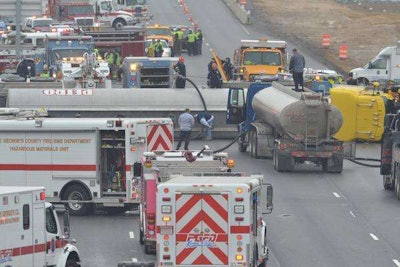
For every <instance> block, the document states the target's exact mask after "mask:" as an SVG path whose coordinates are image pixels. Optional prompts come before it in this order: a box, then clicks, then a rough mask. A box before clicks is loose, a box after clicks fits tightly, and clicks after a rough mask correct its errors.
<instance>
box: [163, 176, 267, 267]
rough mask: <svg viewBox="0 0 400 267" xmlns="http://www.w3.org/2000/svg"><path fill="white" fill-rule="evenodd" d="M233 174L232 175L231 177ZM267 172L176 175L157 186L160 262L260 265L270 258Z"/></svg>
mask: <svg viewBox="0 0 400 267" xmlns="http://www.w3.org/2000/svg"><path fill="white" fill-rule="evenodd" d="M229 175H232V176H231V177H228V176H229ZM265 186H266V188H263V187H264V185H263V176H262V175H251V176H237V175H236V174H235V173H226V174H224V175H219V176H184V175H180V176H173V177H172V178H171V179H170V180H169V181H166V182H164V183H161V184H159V185H158V187H157V192H158V197H157V204H156V211H157V215H156V221H157V226H156V228H157V265H158V266H181V267H187V266H193V265H196V266H258V267H264V266H266V264H267V259H268V247H267V236H266V235H267V229H266V223H265V221H264V220H263V217H262V214H263V213H269V212H271V211H272V185H270V184H266V185H265Z"/></svg>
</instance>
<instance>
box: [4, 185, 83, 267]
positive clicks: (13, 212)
mask: <svg viewBox="0 0 400 267" xmlns="http://www.w3.org/2000/svg"><path fill="white" fill-rule="evenodd" d="M45 195H46V193H45V190H44V187H26V186H0V199H2V202H1V205H0V215H1V220H0V235H1V242H0V265H1V266H5V267H7V266H31V267H43V266H60V267H61V266H62V267H64V266H65V267H77V266H80V261H81V260H80V255H79V251H78V249H77V248H76V246H75V245H74V244H73V243H69V242H68V239H69V235H70V227H69V216H68V213H67V212H64V220H63V221H64V225H61V224H60V222H59V221H58V216H57V214H56V211H55V207H54V206H53V205H51V204H50V203H47V202H45ZM61 229H63V230H61Z"/></svg>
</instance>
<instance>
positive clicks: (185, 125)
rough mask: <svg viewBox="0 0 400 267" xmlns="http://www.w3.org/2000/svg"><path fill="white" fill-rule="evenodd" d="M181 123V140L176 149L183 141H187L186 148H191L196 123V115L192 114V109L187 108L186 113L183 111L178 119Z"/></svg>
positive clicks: (177, 148)
mask: <svg viewBox="0 0 400 267" xmlns="http://www.w3.org/2000/svg"><path fill="white" fill-rule="evenodd" d="M178 124H179V129H180V132H179V141H178V145H177V146H176V150H179V148H180V147H181V143H182V141H185V150H189V142H190V135H191V134H192V128H193V125H194V117H193V116H192V114H190V109H188V108H186V109H185V113H182V114H181V115H180V116H179V119H178Z"/></svg>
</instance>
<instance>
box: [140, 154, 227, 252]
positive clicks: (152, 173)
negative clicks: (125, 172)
mask: <svg viewBox="0 0 400 267" xmlns="http://www.w3.org/2000/svg"><path fill="white" fill-rule="evenodd" d="M234 164H235V163H234V161H233V160H232V159H228V154H227V153H224V152H221V153H213V152H212V151H211V150H210V148H209V147H207V146H205V147H204V149H203V150H201V151H153V152H145V153H144V155H143V159H142V170H143V175H142V177H141V181H140V182H139V184H140V188H141V192H140V195H141V203H140V244H141V245H143V246H144V252H145V253H146V254H150V253H153V252H155V251H156V232H155V230H156V229H155V226H156V224H157V222H156V206H155V204H156V198H157V192H156V191H157V190H156V189H157V184H160V183H163V182H166V181H168V180H169V179H170V176H171V175H172V174H182V175H192V174H194V173H206V172H208V173H225V172H231V170H232V168H233V167H234Z"/></svg>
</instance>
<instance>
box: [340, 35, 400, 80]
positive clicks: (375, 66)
mask: <svg viewBox="0 0 400 267" xmlns="http://www.w3.org/2000/svg"><path fill="white" fill-rule="evenodd" d="M348 78H349V80H348V83H349V84H358V85H367V84H369V83H370V82H373V81H384V82H386V81H388V80H392V81H395V83H397V84H398V83H400V41H398V42H397V46H388V47H385V48H383V49H382V51H380V52H379V54H378V55H377V56H376V57H375V58H374V59H372V60H371V61H370V62H368V64H367V65H365V66H364V67H362V68H356V69H352V70H351V71H350V72H349V77H348Z"/></svg>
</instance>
